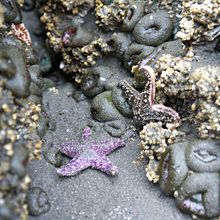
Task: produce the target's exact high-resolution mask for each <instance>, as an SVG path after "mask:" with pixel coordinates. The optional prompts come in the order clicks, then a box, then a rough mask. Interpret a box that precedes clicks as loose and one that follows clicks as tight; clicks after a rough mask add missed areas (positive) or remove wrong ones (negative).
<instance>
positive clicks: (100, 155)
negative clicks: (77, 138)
mask: <svg viewBox="0 0 220 220" xmlns="http://www.w3.org/2000/svg"><path fill="white" fill-rule="evenodd" d="M90 135H91V129H90V128H88V127H86V128H85V129H84V130H83V133H82V140H83V142H82V143H67V144H62V145H61V146H60V151H61V152H62V153H63V154H65V155H67V156H68V157H71V158H73V159H72V160H70V162H69V163H67V164H66V165H65V166H62V167H61V168H59V169H57V173H58V174H59V175H61V176H73V175H75V174H77V173H79V172H80V171H82V170H84V169H86V168H88V167H92V168H95V169H98V170H101V171H102V172H105V173H106V174H108V175H115V174H117V171H118V169H117V167H116V166H114V165H113V164H112V162H111V161H110V160H109V159H108V158H107V157H106V155H108V154H110V153H111V152H112V151H113V150H115V149H116V148H119V147H122V146H124V145H125V141H124V140H122V139H119V138H116V139H112V140H106V141H101V142H99V143H96V142H89V141H88V138H89V136H90Z"/></svg>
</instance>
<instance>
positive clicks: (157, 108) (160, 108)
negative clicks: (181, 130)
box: [152, 104, 180, 126]
mask: <svg viewBox="0 0 220 220" xmlns="http://www.w3.org/2000/svg"><path fill="white" fill-rule="evenodd" d="M152 110H154V111H157V112H161V113H166V114H167V115H169V116H170V117H171V119H172V121H171V123H174V124H176V125H177V126H178V125H179V124H180V116H179V114H178V113H177V112H176V111H175V110H174V109H172V108H170V107H167V106H164V105H162V104H157V105H153V106H152ZM168 123H169V121H168Z"/></svg>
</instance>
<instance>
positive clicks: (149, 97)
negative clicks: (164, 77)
mask: <svg viewBox="0 0 220 220" xmlns="http://www.w3.org/2000/svg"><path fill="white" fill-rule="evenodd" d="M139 71H141V72H143V73H144V75H145V76H146V77H147V80H148V82H147V83H146V85H145V89H144V91H143V92H142V93H141V96H142V98H144V99H145V100H146V102H147V103H149V105H150V106H152V105H154V100H155V93H156V84H155V73H154V70H153V69H152V68H151V67H150V66H141V67H140V69H139Z"/></svg>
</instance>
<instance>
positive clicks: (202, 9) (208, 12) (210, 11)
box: [176, 0, 220, 43]
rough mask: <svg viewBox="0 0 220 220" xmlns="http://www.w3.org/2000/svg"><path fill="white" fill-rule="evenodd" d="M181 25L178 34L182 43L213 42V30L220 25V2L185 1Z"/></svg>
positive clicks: (206, 0) (216, 0) (213, 0)
mask: <svg viewBox="0 0 220 220" xmlns="http://www.w3.org/2000/svg"><path fill="white" fill-rule="evenodd" d="M180 16H181V19H180V23H179V27H180V30H179V31H178V33H177V34H176V36H177V37H179V38H181V40H182V41H190V42H193V43H198V42H201V41H206V40H210V41H211V40H213V39H214V38H215V35H216V36H217V35H219V30H218V34H217V33H215V32H216V31H214V33H213V30H214V29H215V28H216V27H218V29H219V24H220V2H219V1H218V0H205V1H198V0H184V1H183V3H182V13H181V15H180Z"/></svg>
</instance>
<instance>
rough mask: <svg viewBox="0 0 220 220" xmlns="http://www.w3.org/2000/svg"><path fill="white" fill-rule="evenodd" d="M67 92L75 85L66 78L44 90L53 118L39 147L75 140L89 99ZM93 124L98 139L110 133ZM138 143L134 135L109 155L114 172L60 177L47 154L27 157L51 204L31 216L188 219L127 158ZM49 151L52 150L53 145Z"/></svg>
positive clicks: (39, 219)
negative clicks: (53, 127)
mask: <svg viewBox="0 0 220 220" xmlns="http://www.w3.org/2000/svg"><path fill="white" fill-rule="evenodd" d="M72 93H74V88H73V87H72V86H71V85H70V84H67V85H65V86H63V85H60V86H58V87H57V88H53V89H49V90H47V91H46V92H44V95H43V105H44V108H45V109H46V112H47V114H48V115H49V117H50V118H51V119H52V120H54V121H55V122H56V130H54V131H51V132H47V133H46V135H45V140H44V141H45V147H44V149H43V150H44V151H47V152H48V150H51V149H56V148H57V147H58V145H59V144H60V143H64V142H69V141H73V140H79V139H80V138H81V132H82V129H83V128H84V127H85V126H86V125H87V124H88V123H89V121H90V120H91V115H90V106H89V103H88V101H86V100H85V101H81V102H76V101H75V100H74V99H73V98H72ZM92 129H93V135H92V136H93V137H96V138H97V139H98V140H101V139H103V138H106V137H108V138H109V137H110V136H109V135H108V134H107V133H106V132H105V131H104V130H103V129H102V126H101V124H96V125H94V126H93V127H92ZM138 143H139V140H138V138H134V140H130V141H129V142H128V143H127V144H126V146H125V147H124V148H121V149H118V150H116V151H115V152H113V153H112V154H110V155H109V159H110V160H111V161H112V162H113V163H114V164H115V165H116V166H118V168H119V174H118V176H116V177H108V176H107V175H105V174H103V173H101V172H99V171H96V170H93V169H87V170H84V171H83V172H81V173H80V174H79V175H77V176H74V177H68V178H65V177H59V176H58V175H57V173H56V168H55V167H54V165H52V164H51V163H48V161H51V160H50V159H49V160H48V154H47V156H46V157H47V161H46V160H45V157H43V158H42V160H40V161H32V162H31V163H30V164H29V175H30V176H31V178H32V187H41V188H42V189H43V190H44V191H45V192H46V193H47V194H48V197H49V200H50V204H51V208H50V210H49V211H48V212H47V213H46V214H42V215H40V216H38V217H37V216H36V217H30V220H42V219H47V220H52V219H56V220H63V219H77V220H80V219H81V220H85V219H103V220H104V219H110V220H111V219H120V220H123V219H127V220H128V219H138V220H142V219H143V220H144V219H146V218H147V219H154V220H160V219H165V220H174V219H175V220H183V219H184V220H186V219H190V217H189V216H186V215H184V214H182V213H181V212H180V211H179V210H177V209H176V207H175V205H174V201H173V200H172V199H170V198H168V197H165V196H164V195H163V194H162V192H161V191H160V190H159V189H158V188H157V187H155V186H154V185H153V184H151V183H149V182H148V181H147V179H146V177H145V175H144V170H143V166H142V165H137V164H134V163H132V162H133V161H134V160H136V159H137V157H138V154H139V150H138V147H137V145H138ZM50 152H51V154H53V155H55V152H56V150H54V151H52V150H51V151H50ZM53 155H50V158H53ZM55 160H56V159H55ZM58 160H59V158H58ZM63 160H64V159H63Z"/></svg>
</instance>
